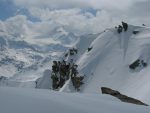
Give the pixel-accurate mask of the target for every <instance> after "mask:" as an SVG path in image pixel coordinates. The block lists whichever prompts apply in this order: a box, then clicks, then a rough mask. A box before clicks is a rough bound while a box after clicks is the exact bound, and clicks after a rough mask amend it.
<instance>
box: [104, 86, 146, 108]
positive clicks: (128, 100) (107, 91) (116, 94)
mask: <svg viewBox="0 0 150 113" xmlns="http://www.w3.org/2000/svg"><path fill="white" fill-rule="evenodd" d="M101 91H102V94H108V95H112V96H114V97H116V98H118V99H119V100H121V101H122V102H126V103H132V104H137V105H144V106H148V105H147V104H145V103H143V102H141V101H140V100H137V99H134V98H131V97H128V96H126V95H123V94H121V93H120V92H119V91H116V90H112V89H110V88H107V87H101Z"/></svg>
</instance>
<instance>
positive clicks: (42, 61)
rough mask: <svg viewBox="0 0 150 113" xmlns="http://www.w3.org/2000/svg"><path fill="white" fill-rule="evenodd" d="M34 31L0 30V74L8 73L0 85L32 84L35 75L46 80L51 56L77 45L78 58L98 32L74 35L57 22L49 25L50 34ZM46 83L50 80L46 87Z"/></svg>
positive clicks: (25, 85) (60, 53)
mask: <svg viewBox="0 0 150 113" xmlns="http://www.w3.org/2000/svg"><path fill="white" fill-rule="evenodd" d="M10 26H11V25H10ZM6 28H7V27H6ZM1 29H2V28H1ZM14 32H17V31H14ZM33 34H34V35H33ZM33 34H31V33H30V32H27V34H24V33H23V32H22V31H21V32H20V33H19V32H17V34H16V33H13V31H11V30H10V28H9V29H8V30H3V31H1V32H0V43H1V50H2V51H0V59H1V60H0V64H1V66H0V70H1V73H0V76H4V77H8V78H4V79H2V80H0V85H1V86H11V87H12V86H13V87H28V88H29V87H30V88H35V87H36V80H37V79H39V78H40V79H43V80H45V77H44V72H45V70H47V69H51V63H52V61H53V60H58V59H61V58H62V56H63V54H64V53H65V51H67V50H68V49H69V48H72V47H77V48H79V50H80V51H79V54H78V56H76V57H77V58H78V57H79V56H80V55H82V54H83V53H84V51H85V50H86V49H87V48H88V46H89V44H90V43H91V42H92V41H93V40H94V39H95V38H96V37H97V36H98V34H91V35H84V36H76V35H74V34H73V33H71V32H67V31H66V30H65V27H60V26H59V27H54V28H53V29H51V30H50V32H49V34H45V35H43V34H40V33H33ZM83 43H84V45H83ZM47 76H50V75H47ZM43 80H41V81H43ZM50 83H51V82H50ZM40 84H47V83H40ZM44 86H45V85H44ZM39 87H43V86H39ZM48 87H50V86H49V83H48V84H47V86H45V88H48Z"/></svg>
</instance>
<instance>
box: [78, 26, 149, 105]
mask: <svg viewBox="0 0 150 113" xmlns="http://www.w3.org/2000/svg"><path fill="white" fill-rule="evenodd" d="M134 30H136V31H139V33H137V34H133V33H132V32H133V31H134ZM91 47H93V49H92V50H91V51H90V52H87V51H86V52H85V53H84V54H83V55H82V56H81V57H80V58H79V60H78V61H77V64H78V65H79V70H80V72H81V73H84V74H85V84H84V86H83V87H82V90H81V92H83V93H94V94H95V93H98V94H99V93H100V88H101V87H102V86H104V87H110V88H113V89H116V90H118V91H120V92H121V93H123V94H126V95H128V96H131V97H134V98H137V99H140V100H142V101H144V102H145V103H149V104H150V82H149V81H150V66H149V65H150V61H149V60H150V29H149V28H142V27H136V26H131V25H130V26H129V29H128V31H127V32H122V33H121V34H118V33H117V29H115V28H114V29H108V30H106V31H105V32H104V33H102V34H100V35H99V36H98V37H97V38H96V39H95V40H94V41H93V42H92V44H91ZM137 59H142V60H144V61H145V62H146V63H147V64H148V66H147V67H145V68H141V69H138V70H135V71H133V70H131V69H129V65H130V64H132V63H133V62H134V61H136V60H137Z"/></svg>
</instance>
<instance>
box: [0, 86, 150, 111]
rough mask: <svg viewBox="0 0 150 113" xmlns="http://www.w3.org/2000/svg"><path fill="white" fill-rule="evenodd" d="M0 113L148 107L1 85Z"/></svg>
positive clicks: (108, 97) (86, 95)
mask: <svg viewBox="0 0 150 113" xmlns="http://www.w3.org/2000/svg"><path fill="white" fill-rule="evenodd" d="M0 100H1V101H0V113H100V112H102V113H149V111H150V108H149V107H145V106H139V105H132V104H127V103H122V102H120V101H119V100H117V99H116V98H113V97H110V96H105V95H101V94H79V93H73V94H71V93H60V92H54V91H49V90H37V89H25V88H24V89H20V88H6V87H0Z"/></svg>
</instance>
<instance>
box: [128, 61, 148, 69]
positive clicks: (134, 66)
mask: <svg viewBox="0 0 150 113" xmlns="http://www.w3.org/2000/svg"><path fill="white" fill-rule="evenodd" d="M141 66H142V67H146V66H147V63H146V62H145V61H144V60H141V59H137V60H136V61H134V62H133V63H132V64H130V65H129V68H130V69H132V70H135V69H136V68H138V67H141Z"/></svg>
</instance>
